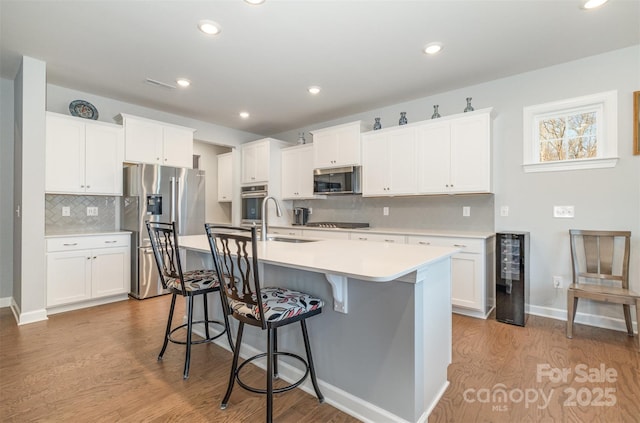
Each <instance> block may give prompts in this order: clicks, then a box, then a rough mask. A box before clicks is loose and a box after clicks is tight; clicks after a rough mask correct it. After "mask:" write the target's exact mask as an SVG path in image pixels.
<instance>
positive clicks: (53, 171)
mask: <svg viewBox="0 0 640 423" xmlns="http://www.w3.org/2000/svg"><path fill="white" fill-rule="evenodd" d="M45 145H46V153H45V175H46V181H45V191H46V192H48V193H61V194H92V195H122V161H123V154H124V138H123V132H122V127H121V126H119V125H113V124H109V123H104V122H96V121H93V120H87V119H82V118H77V117H72V116H65V115H60V114H57V113H51V112H47V129H46V142H45Z"/></svg>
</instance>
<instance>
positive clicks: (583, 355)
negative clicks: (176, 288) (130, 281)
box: [0, 297, 640, 423]
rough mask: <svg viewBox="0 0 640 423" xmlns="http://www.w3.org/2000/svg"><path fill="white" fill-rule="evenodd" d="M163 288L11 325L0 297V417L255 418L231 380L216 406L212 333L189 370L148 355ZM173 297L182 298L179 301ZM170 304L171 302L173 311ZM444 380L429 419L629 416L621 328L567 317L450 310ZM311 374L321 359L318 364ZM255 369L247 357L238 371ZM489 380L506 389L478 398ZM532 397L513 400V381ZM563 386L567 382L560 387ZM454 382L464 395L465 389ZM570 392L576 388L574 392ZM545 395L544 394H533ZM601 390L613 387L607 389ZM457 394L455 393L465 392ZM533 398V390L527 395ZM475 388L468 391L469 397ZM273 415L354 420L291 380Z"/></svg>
mask: <svg viewBox="0 0 640 423" xmlns="http://www.w3.org/2000/svg"><path fill="white" fill-rule="evenodd" d="M168 301H169V298H168V297H161V298H155V299H149V300H145V301H135V300H131V301H123V302H119V303H114V304H109V305H105V306H100V307H94V308H91V309H85V310H78V311H73V312H68V313H62V314H58V315H54V316H50V318H49V320H48V321H46V322H38V323H33V324H29V325H24V326H20V327H18V326H16V324H15V321H14V319H13V316H12V314H11V311H10V310H9V309H8V308H2V309H0V421H3V422H67V421H73V422H116V421H124V422H166V421H188V422H261V421H264V396H260V395H256V394H252V393H248V392H246V391H244V390H242V389H239V388H238V387H236V389H235V390H234V392H233V395H232V396H231V400H230V404H229V407H228V408H227V409H226V410H220V409H219V404H220V400H221V398H222V396H223V394H224V391H225V388H226V382H227V376H228V368H229V366H230V361H231V354H230V353H229V352H228V351H226V350H224V349H222V348H220V347H218V346H216V345H213V344H209V345H200V346H195V347H194V348H193V352H192V364H191V374H190V378H189V380H187V381H183V380H182V365H183V359H184V349H183V347H182V346H179V345H173V344H170V345H169V347H168V350H167V352H166V353H165V358H164V361H162V362H157V361H156V356H157V354H158V351H159V348H160V346H161V343H160V341H161V339H162V333H163V330H164V325H165V319H166V313H167V310H168ZM179 304H180V305H179V307H183V304H182V302H179ZM181 313H182V308H180V309H179V310H177V313H176V315H177V316H180V315H181ZM453 333H454V344H453V364H452V365H451V366H450V367H449V380H450V382H451V384H450V386H449V388H448V389H447V391H446V393H445V395H444V397H443V398H442V400H441V401H440V402H439V404H438V405H437V406H436V408H435V409H434V411H433V413H432V414H431V416H430V418H429V422H430V423H434V422H465V423H466V422H563V421H567V422H593V421H601V422H607V423H609V422H625V423H626V422H640V405H639V404H640V374H639V367H640V364H639V361H640V354H638V353H637V352H635V350H634V346H633V340H632V338H628V337H627V336H626V334H625V333H623V332H614V331H609V330H604V329H596V328H590V327H586V326H581V325H576V327H575V331H574V339H573V340H568V339H566V338H565V336H564V322H561V321H555V320H550V319H545V318H540V317H535V316H531V317H530V318H529V321H528V322H527V326H526V327H525V328H520V327H516V326H510V325H506V324H502V323H499V322H496V321H495V320H493V319H489V320H478V319H472V318H467V317H463V316H458V315H454V316H453ZM545 363H548V364H549V367H550V368H569V369H572V370H573V369H575V367H576V366H578V365H586V366H587V367H588V368H598V367H600V365H601V364H603V365H604V366H605V368H611V369H614V370H615V371H616V372H617V377H616V381H615V382H586V383H580V382H578V381H576V380H575V376H576V375H575V371H572V374H570V375H568V378H567V379H568V380H567V382H558V383H552V382H550V381H549V380H548V378H544V379H543V380H542V381H540V382H538V381H537V380H536V371H537V366H538V365H543V364H545ZM318 372H319V374H320V377H321V375H322V369H318ZM263 376H264V373H263V372H262V371H261V370H259V369H257V368H255V367H253V366H248V372H247V377H246V379H247V382H249V383H252V382H253V383H260V382H259V381H260V380H263V379H264V377H263ZM497 384H503V389H504V390H505V391H506V392H507V394H508V395H511V399H507V401H506V402H502V403H498V402H492V401H491V399H489V401H485V402H480V401H478V400H483V401H484V399H485V397H483V396H482V395H483V393H482V392H484V391H483V389H484V390H491V389H492V388H494V387H496V385H497ZM606 388H609V390H608V397H606V398H605V397H604V396H603V397H602V398H600V400H602V402H606V401H605V400H608V401H612V400H613V399H615V405H614V406H606V405H603V406H596V405H587V406H566V405H563V403H564V402H565V401H566V400H567V399H568V394H567V392H569V393H570V390H571V389H575V391H576V393H579V394H578V395H579V396H578V397H577V398H576V401H577V402H582V403H586V401H587V395H589V396H590V397H591V398H589V401H590V402H592V401H596V400H597V398H596V396H598V389H601V390H602V391H603V392H604V391H605V389H606ZM533 390H535V391H536V392H538V395H539V398H538V400H537V402H535V403H534V402H531V403H530V404H529V405H528V406H526V405H525V402H524V401H522V402H518V401H517V400H518V398H519V396H518V392H522V393H524V394H527V393H528V394H529V395H532V392H533ZM565 390H567V391H566V392H565ZM465 392H466V395H465ZM580 392H581V393H580ZM540 393H543V394H544V395H545V396H546V397H551V400H550V401H549V405H548V406H546V407H545V406H544V401H543V399H542V397H541V396H540ZM612 395H613V398H612V397H611V396H612ZM465 398H466V399H465ZM531 398H533V397H531ZM474 399H475V400H476V401H475V402H471V400H474ZM274 419H275V421H277V422H296V423H297V422H302V421H304V422H333V423H340V422H356V421H357V420H356V419H354V418H352V417H350V416H348V415H346V414H345V413H343V412H341V411H339V410H337V409H335V408H333V407H331V406H330V405H328V404H318V401H317V400H316V398H315V397H313V396H311V395H308V394H306V393H305V392H302V391H300V390H294V391H291V392H288V393H284V394H280V395H276V396H275V402H274Z"/></svg>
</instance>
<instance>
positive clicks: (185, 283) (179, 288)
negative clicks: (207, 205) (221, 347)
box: [146, 222, 233, 379]
mask: <svg viewBox="0 0 640 423" xmlns="http://www.w3.org/2000/svg"><path fill="white" fill-rule="evenodd" d="M146 225H147V230H148V231H149V239H150V240H151V247H152V248H153V254H154V256H155V259H156V265H157V266H158V273H159V274H160V280H161V282H162V286H163V288H164V289H167V290H168V291H169V292H170V293H171V308H170V309H169V319H168V321H167V329H166V331H165V335H164V343H163V344H162V350H161V351H160V354H159V355H158V361H160V360H162V356H163V355H164V352H165V350H166V349H167V344H168V343H169V342H172V343H174V344H181V345H186V353H185V359H184V374H183V378H184V379H187V378H189V364H190V361H191V345H194V344H204V343H207V342H211V341H213V340H214V339H217V338H219V337H220V336H222V335H223V334H225V333H226V334H227V340H228V341H229V346H230V347H231V350H233V340H232V339H231V331H230V330H229V316H228V314H229V305H228V303H227V298H226V296H224V295H223V294H222V292H221V290H220V282H219V279H218V278H217V276H216V273H215V271H214V270H203V269H199V270H189V271H187V272H183V271H182V264H181V263H180V253H179V248H180V247H179V245H178V235H177V232H176V228H175V222H171V223H162V222H146ZM215 291H218V293H219V294H220V301H221V304H222V310H223V313H222V315H223V318H224V322H221V321H219V320H209V311H208V302H207V294H208V293H210V292H215ZM178 295H181V296H183V297H185V298H187V301H188V304H187V322H186V323H184V324H181V325H179V326H176V327H174V328H173V329H172V328H171V322H172V320H173V312H174V309H175V305H176V298H177V296H178ZM198 295H201V296H202V301H203V303H204V304H203V305H204V320H198V321H195V322H194V321H193V299H194V297H196V296H198ZM194 323H196V324H200V323H201V324H204V330H205V338H204V339H199V340H195V341H194V340H192V336H191V335H192V334H191V331H192V328H193V324H194ZM209 324H214V325H219V326H222V328H223V329H222V331H220V332H218V333H216V334H214V335H213V336H211V334H210V332H209ZM185 327H186V328H187V337H186V338H187V339H186V341H181V340H178V339H175V338H174V337H173V334H174V333H175V332H176V331H178V330H180V329H183V328H185Z"/></svg>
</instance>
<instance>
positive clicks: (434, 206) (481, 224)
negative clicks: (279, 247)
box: [294, 194, 494, 232]
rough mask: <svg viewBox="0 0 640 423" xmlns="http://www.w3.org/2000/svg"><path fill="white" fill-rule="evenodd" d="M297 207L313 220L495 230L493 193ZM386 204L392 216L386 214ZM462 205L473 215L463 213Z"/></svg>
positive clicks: (342, 200) (347, 198)
mask: <svg viewBox="0 0 640 423" xmlns="http://www.w3.org/2000/svg"><path fill="white" fill-rule="evenodd" d="M294 206H295V207H312V208H313V214H312V215H311V216H310V217H309V221H311V222H322V221H330V222H366V223H369V225H371V227H378V228H396V229H436V230H459V231H486V232H493V231H494V223H493V222H494V196H493V195H492V194H468V195H432V196H415V197H386V198H367V197H362V196H361V195H344V196H334V197H328V198H327V199H325V200H306V201H294ZM384 207H388V208H389V215H388V216H384V215H383V209H384ZM463 207H469V209H470V215H469V216H463V215H462V211H463Z"/></svg>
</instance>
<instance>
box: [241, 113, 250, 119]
mask: <svg viewBox="0 0 640 423" xmlns="http://www.w3.org/2000/svg"><path fill="white" fill-rule="evenodd" d="M240 117H241V118H242V119H248V118H249V112H240Z"/></svg>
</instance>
